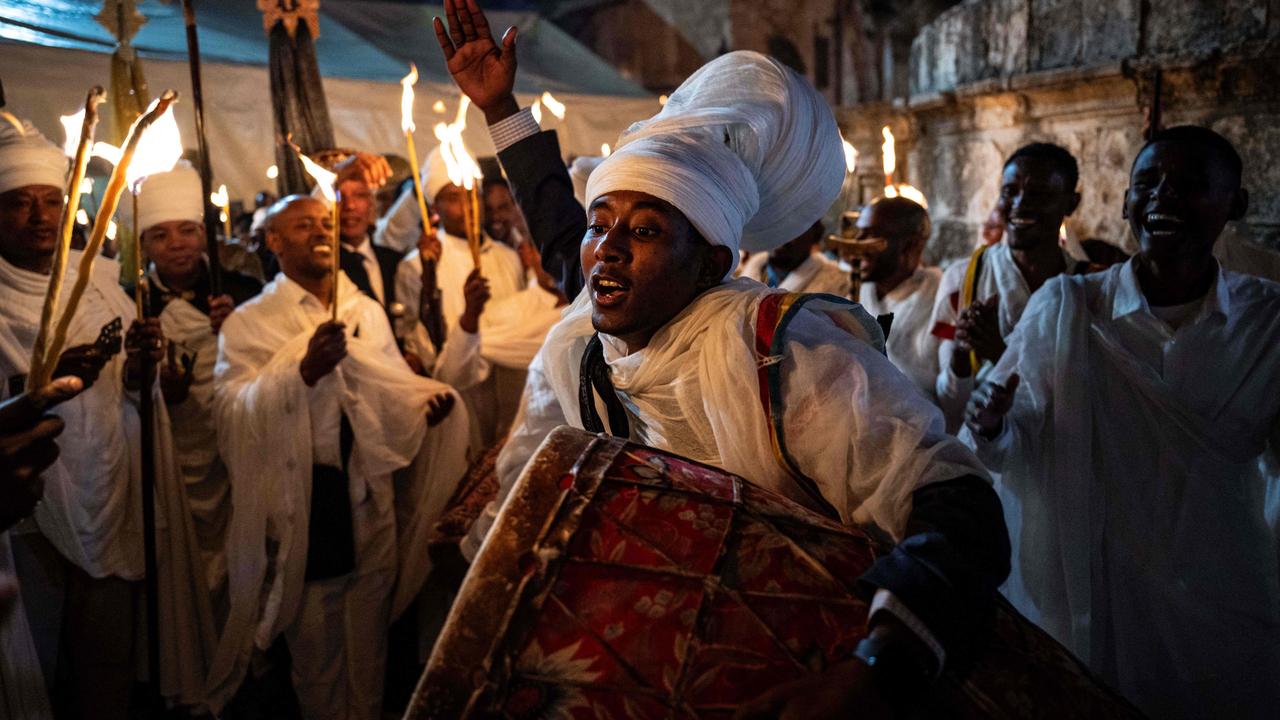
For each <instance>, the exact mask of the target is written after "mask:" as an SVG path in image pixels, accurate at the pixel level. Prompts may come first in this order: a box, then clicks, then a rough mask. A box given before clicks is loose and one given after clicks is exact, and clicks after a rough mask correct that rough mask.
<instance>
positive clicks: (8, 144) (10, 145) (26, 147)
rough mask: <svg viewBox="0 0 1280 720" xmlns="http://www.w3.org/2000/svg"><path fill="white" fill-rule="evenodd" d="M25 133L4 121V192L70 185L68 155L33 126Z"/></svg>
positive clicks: (0, 165) (0, 137) (0, 156)
mask: <svg viewBox="0 0 1280 720" xmlns="http://www.w3.org/2000/svg"><path fill="white" fill-rule="evenodd" d="M22 125H23V127H22V130H19V129H18V128H17V127H15V126H14V125H13V124H12V123H9V122H6V121H5V120H3V119H0V193H4V192H9V191H10V190H15V189H17V188H20V187H27V186H29V185H51V186H53V187H58V188H62V187H65V186H66V184H67V156H66V155H64V154H63V152H62V148H60V147H58V146H57V145H54V144H53V143H51V142H49V141H48V140H47V139H46V138H45V136H43V135H41V134H40V131H39V130H36V129H35V127H34V126H32V125H31V123H29V122H26V121H23V123H22Z"/></svg>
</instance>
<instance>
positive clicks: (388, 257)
mask: <svg viewBox="0 0 1280 720" xmlns="http://www.w3.org/2000/svg"><path fill="white" fill-rule="evenodd" d="M365 242H368V243H370V247H372V248H373V257H374V258H375V259H376V260H377V261H378V270H379V271H380V272H381V273H382V294H383V295H384V297H383V302H382V308H383V310H389V309H390V307H391V303H393V302H395V301H396V266H397V265H399V264H400V259H401V258H402V257H403V256H402V255H401V254H400V253H399V252H397V251H395V250H392V249H391V248H385V247H382V246H381V245H373V244H372V241H370V240H366V241H365ZM340 262H341V264H342V271H343V272H345V273H346V274H347V277H349V278H351V282H353V283H355V284H356V287H358V288H360V290H361V292H363V293H364V294H365V295H368V296H369V297H374V295H373V285H371V284H370V282H369V277H368V275H367V274H366V273H365V270H364V261H363V258H362V257H361V256H360V253H358V252H355V251H354V250H348V249H347V248H346V246H345V245H344V246H343V247H342V257H341V260H340ZM374 299H375V300H376V299H377V298H374Z"/></svg>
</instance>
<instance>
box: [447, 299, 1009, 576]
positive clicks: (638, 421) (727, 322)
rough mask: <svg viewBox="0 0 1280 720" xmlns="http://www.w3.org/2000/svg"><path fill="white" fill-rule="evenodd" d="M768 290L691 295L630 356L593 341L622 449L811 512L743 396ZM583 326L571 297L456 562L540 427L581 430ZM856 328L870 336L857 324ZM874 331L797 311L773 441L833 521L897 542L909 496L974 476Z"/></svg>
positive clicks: (475, 543) (474, 545)
mask: <svg viewBox="0 0 1280 720" xmlns="http://www.w3.org/2000/svg"><path fill="white" fill-rule="evenodd" d="M772 292H775V291H773V290H770V289H768V288H766V287H764V286H763V285H761V284H759V283H757V282H755V281H752V280H748V279H745V278H740V279H738V280H734V281H731V282H728V283H724V284H722V285H720V286H718V287H716V288H713V289H711V290H708V291H706V292H704V293H703V294H702V295H700V296H698V298H697V299H695V300H694V302H693V303H691V304H690V305H689V306H688V307H687V308H685V310H684V311H682V312H681V313H680V314H679V315H677V316H676V317H675V318H674V319H673V320H672V321H671V322H670V323H668V324H667V325H666V326H665V327H664V328H663V329H661V330H660V331H658V333H657V334H656V335H655V336H654V337H653V340H652V341H651V342H650V343H649V345H648V346H647V347H646V348H644V349H643V350H640V351H637V352H634V353H631V354H624V353H625V349H624V348H623V347H622V346H621V345H620V344H619V341H617V340H616V339H615V338H611V337H609V336H607V335H602V336H601V340H602V342H603V343H604V349H605V359H606V362H608V364H609V369H610V375H611V378H612V379H613V382H614V385H615V387H616V388H617V390H618V394H619V398H620V399H621V400H622V401H623V404H624V406H625V407H626V409H627V416H628V420H629V421H630V424H631V439H632V440H635V441H637V442H641V443H645V444H648V445H651V446H653V447H657V448H659V449H662V450H666V451H669V452H672V453H675V454H677V455H682V456H685V457H691V458H693V459H696V460H699V461H702V462H707V463H711V464H714V465H716V466H718V467H722V468H724V469H726V470H728V471H729V472H732V473H736V474H738V475H741V476H743V477H745V478H747V479H748V480H751V481H752V482H754V483H756V484H757V485H760V486H762V487H765V488H768V489H770V490H773V491H775V492H779V493H782V494H783V495H786V496H787V497H789V498H791V499H793V500H796V501H797V502H800V503H802V504H805V505H807V506H810V507H812V506H813V501H812V500H810V499H809V498H808V497H807V496H806V495H805V493H804V492H803V491H802V490H801V489H800V487H799V486H798V485H797V484H796V482H795V480H794V479H793V478H792V476H791V475H790V474H789V473H788V471H786V470H785V469H784V468H783V467H782V466H781V465H780V464H779V462H778V460H777V458H776V457H775V456H774V454H773V450H772V445H771V442H770V439H769V434H768V428H767V425H766V423H767V418H766V416H765V413H764V410H763V408H762V407H761V405H760V400H759V391H758V389H757V387H756V368H757V366H758V363H760V362H762V361H763V360H764V359H763V358H759V357H757V356H756V351H755V346H754V338H755V323H756V312H757V309H758V307H759V304H760V301H761V300H763V299H764V298H765V297H766V296H767V295H769V294H770V293H772ZM855 312H856V311H855ZM590 316H591V303H590V301H589V300H588V299H587V295H586V294H585V293H584V294H583V295H581V296H579V298H578V300H577V301H576V302H575V303H574V304H573V305H571V306H570V308H569V309H568V310H567V311H566V313H565V318H564V319H563V320H562V321H561V322H560V323H559V324H558V325H556V327H555V328H553V329H552V331H551V334H550V335H549V336H548V338H547V342H546V344H545V345H544V346H543V348H542V350H541V351H540V352H539V354H538V357H537V358H535V360H534V363H533V366H532V367H531V368H530V370H529V380H528V383H527V384H526V386H525V405H524V408H523V411H522V415H521V416H520V417H518V418H517V420H516V426H515V428H514V429H513V430H512V433H511V436H510V438H509V439H508V442H507V445H506V447H505V448H503V451H502V454H501V455H500V456H499V458H498V477H499V480H500V481H501V486H502V490H501V492H500V494H499V500H498V502H497V503H495V504H493V505H492V506H491V507H490V508H488V509H487V510H486V512H485V514H484V515H483V516H482V517H481V519H479V520H478V521H477V522H476V524H475V526H473V528H472V533H471V535H470V536H469V537H468V539H467V541H466V543H464V552H474V551H475V550H476V549H478V547H479V543H480V542H481V541H482V540H483V538H484V535H485V534H486V533H487V532H488V528H489V527H490V525H491V523H492V521H493V518H494V517H495V516H496V512H497V508H498V507H499V506H500V505H501V501H502V499H504V498H505V496H506V493H507V492H509V490H510V488H511V486H512V485H513V484H514V482H515V480H516V478H517V477H518V476H519V474H520V471H521V470H522V469H523V468H524V466H525V463H526V462H528V460H529V458H530V457H532V455H533V454H534V452H535V451H536V449H537V447H538V445H539V444H540V443H541V442H542V440H543V439H544V438H545V437H546V436H547V435H548V434H549V433H550V432H551V430H553V429H555V428H556V427H557V426H559V425H571V426H573V427H577V428H581V427H583V424H582V419H581V417H580V414H579V407H578V376H579V368H580V363H581V358H582V353H583V351H584V349H585V348H586V344H587V341H588V340H589V339H590V337H591V335H592V333H593V332H594V331H593V330H592V327H591V317H590ZM860 321H861V322H862V323H863V327H864V328H874V320H872V319H871V318H870V316H867V315H866V314H865V313H861V314H860ZM878 332H879V331H878V329H867V330H864V332H863V333H862V334H855V333H853V332H850V331H849V330H848V329H845V328H843V327H842V326H839V325H837V324H836V323H835V322H833V320H832V319H831V318H830V317H828V316H827V315H826V314H824V313H823V312H821V311H818V310H813V309H809V308H802V309H801V310H800V311H799V314H798V316H797V317H796V319H795V320H794V321H793V322H792V324H791V325H790V328H789V329H788V331H787V335H786V338H787V340H786V343H785V351H784V353H783V354H782V355H781V356H780V357H778V358H773V359H771V362H780V363H781V364H782V369H783V387H782V395H783V397H784V398H785V410H784V412H783V422H784V426H785V431H786V441H787V446H788V448H789V450H790V452H791V454H792V456H793V457H794V458H795V459H796V462H797V463H798V465H799V467H800V469H801V470H802V471H803V472H804V474H805V475H806V476H808V477H810V478H813V479H814V480H815V481H816V482H817V483H818V486H819V490H820V491H821V493H822V496H823V498H824V499H825V500H826V501H827V502H828V503H830V504H831V505H832V506H833V507H834V508H835V509H836V510H837V512H839V514H840V517H841V520H843V521H845V522H852V523H867V522H874V523H876V524H877V525H879V526H881V527H882V528H884V529H885V530H886V531H887V532H889V533H891V534H893V535H894V536H895V537H901V535H902V533H903V531H904V529H905V524H906V518H907V515H908V513H909V512H910V508H911V493H912V492H914V491H915V490H916V489H917V488H919V487H921V486H923V485H926V484H928V483H931V482H936V481H941V480H949V479H953V478H957V477H961V476H964V475H977V476H980V477H986V472H985V470H984V469H983V468H982V464H981V463H980V462H978V460H977V458H975V457H974V456H973V454H972V453H970V452H969V451H968V450H967V449H966V448H965V447H964V446H962V445H961V444H960V443H959V442H958V441H957V440H955V438H952V437H950V436H948V435H946V433H945V432H944V430H943V426H942V416H941V414H940V413H939V412H938V410H937V408H936V407H934V406H933V405H932V404H930V403H929V402H928V401H927V400H925V399H924V398H923V397H922V396H921V395H920V393H918V392H915V391H914V390H913V389H912V387H911V385H910V382H909V381H908V380H907V379H906V378H905V377H904V376H903V375H902V374H901V373H900V372H898V371H897V370H896V369H895V368H894V367H893V366H892V365H891V364H890V363H889V361H888V360H887V359H886V358H885V356H884V355H883V354H882V351H881V350H880V349H878V348H877V347H876V346H875V344H874V342H875V341H876V340H878V336H877V335H873V333H874V334H878ZM837 440H838V442H837Z"/></svg>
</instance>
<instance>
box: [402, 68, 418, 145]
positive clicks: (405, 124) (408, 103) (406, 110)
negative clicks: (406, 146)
mask: <svg viewBox="0 0 1280 720" xmlns="http://www.w3.org/2000/svg"><path fill="white" fill-rule="evenodd" d="M417 82H418V66H417V65H414V64H413V63H409V74H408V75H405V76H404V77H403V78H401V79H400V87H402V88H404V89H403V91H402V92H401V93H400V129H401V130H403V131H405V132H413V131H414V130H416V129H417V126H416V125H414V124H413V86H414V84H415V83H417Z"/></svg>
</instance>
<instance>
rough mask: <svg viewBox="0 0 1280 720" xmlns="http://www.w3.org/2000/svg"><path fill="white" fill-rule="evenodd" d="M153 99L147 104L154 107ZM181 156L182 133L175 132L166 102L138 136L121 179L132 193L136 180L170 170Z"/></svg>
mask: <svg viewBox="0 0 1280 720" xmlns="http://www.w3.org/2000/svg"><path fill="white" fill-rule="evenodd" d="M157 102H159V100H158V99H157V100H153V101H152V103H151V106H152V107H155V104H156V103H157ZM148 112H150V109H148ZM181 157H182V134H181V133H179V132H178V121H177V119H176V118H174V116H173V106H172V105H170V106H169V109H168V110H166V111H165V112H164V114H163V115H161V116H160V117H159V118H156V121H155V122H153V123H151V125H150V126H148V127H147V129H146V130H145V131H143V133H142V137H141V138H139V139H138V147H137V149H136V150H135V151H134V154H133V161H132V162H130V163H129V167H128V169H127V171H126V172H125V182H126V183H127V184H128V185H129V187H130V188H133V191H134V192H135V193H136V192H137V187H138V182H139V181H141V180H142V179H143V178H145V177H146V176H148V175H154V174H156V173H162V172H168V171H170V170H172V169H173V166H174V165H176V164H177V163H178V160H179V159H180V158H181Z"/></svg>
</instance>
